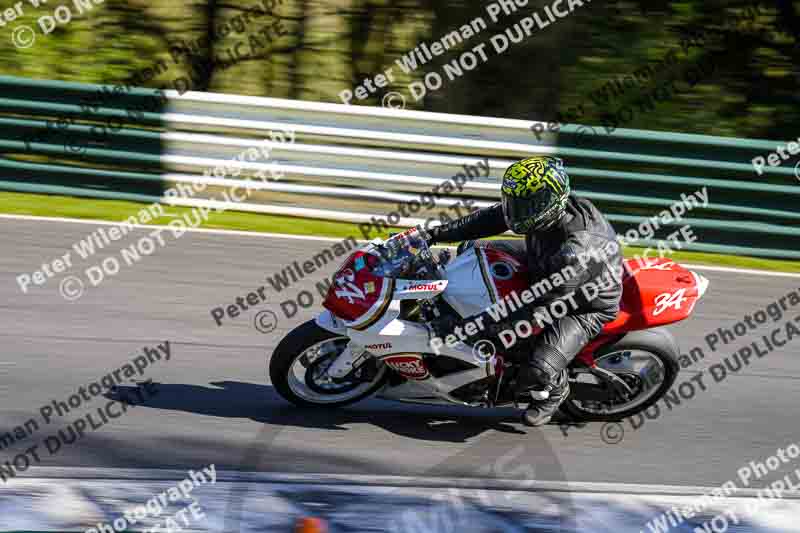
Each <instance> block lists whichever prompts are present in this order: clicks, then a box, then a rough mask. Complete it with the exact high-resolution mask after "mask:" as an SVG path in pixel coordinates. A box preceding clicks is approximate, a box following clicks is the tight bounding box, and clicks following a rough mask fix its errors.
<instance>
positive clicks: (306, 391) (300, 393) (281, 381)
mask: <svg viewBox="0 0 800 533" xmlns="http://www.w3.org/2000/svg"><path fill="white" fill-rule="evenodd" d="M348 342H349V339H348V338H347V337H345V336H343V335H339V334H336V333H333V332H330V331H328V330H326V329H324V328H321V327H319V326H318V325H317V323H316V322H315V321H313V320H309V321H308V322H305V323H304V324H301V325H300V326H298V327H296V328H295V329H293V330H292V331H291V332H289V334H288V335H286V336H285V337H284V338H283V339H282V340H281V342H280V343H278V346H277V348H275V351H274V352H273V353H272V357H271V358H270V360H269V363H268V366H269V377H270V380H271V381H272V385H273V386H274V387H275V390H276V391H278V394H280V395H281V396H283V397H284V398H285V399H287V400H289V401H290V402H292V403H293V404H295V405H298V406H303V407H310V406H317V407H319V406H324V407H341V406H343V405H348V404H351V403H355V402H357V401H359V400H362V399H364V398H366V397H367V396H370V395H372V394H374V393H375V392H376V391H377V390H378V389H380V388H381V387H382V386H383V385H384V383H385V382H386V378H387V371H386V366H385V365H383V364H380V365H379V366H378V369H377V371H376V372H375V373H374V376H366V375H365V372H366V369H359V370H356V372H355V373H354V376H353V379H352V380H349V381H347V382H344V383H334V382H333V381H332V380H331V379H330V378H329V377H327V374H326V370H327V368H328V367H329V366H330V365H331V364H332V363H333V361H334V360H335V358H336V356H338V355H339V354H340V353H342V350H343V349H344V348H345V347H346V346H347V343H348ZM365 366H366V365H365ZM359 373H361V374H359Z"/></svg>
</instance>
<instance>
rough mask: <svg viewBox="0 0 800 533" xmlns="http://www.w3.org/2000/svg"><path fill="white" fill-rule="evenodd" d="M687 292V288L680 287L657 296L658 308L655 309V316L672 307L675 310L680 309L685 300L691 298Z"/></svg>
mask: <svg viewBox="0 0 800 533" xmlns="http://www.w3.org/2000/svg"><path fill="white" fill-rule="evenodd" d="M685 294H686V289H678V290H677V291H675V292H665V293H663V294H659V295H658V296H656V299H655V303H656V308H655V309H654V310H653V316H658V315H660V314H661V313H663V312H664V311H666V310H667V309H669V308H670V307H674V308H675V310H677V311H679V310H680V308H681V306H682V305H683V302H685V301H686V300H688V299H689V298H687V297H686V296H685Z"/></svg>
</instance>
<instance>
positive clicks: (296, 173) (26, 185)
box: [0, 76, 800, 258]
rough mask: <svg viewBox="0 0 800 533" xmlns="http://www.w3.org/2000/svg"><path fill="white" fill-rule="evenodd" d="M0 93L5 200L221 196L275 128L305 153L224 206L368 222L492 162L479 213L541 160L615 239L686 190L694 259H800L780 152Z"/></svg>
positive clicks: (490, 123)
mask: <svg viewBox="0 0 800 533" xmlns="http://www.w3.org/2000/svg"><path fill="white" fill-rule="evenodd" d="M0 90H2V94H4V95H8V96H10V98H9V97H5V98H0V153H2V157H0V189H2V190H9V191H25V192H42V193H48V194H68V195H73V196H86V197H91V198H111V199H132V200H141V201H152V199H158V198H160V197H161V194H162V191H163V190H164V189H166V188H167V187H170V186H172V185H173V184H175V183H177V182H197V181H201V182H204V183H206V184H208V187H207V189H206V191H205V194H206V195H212V194H214V193H215V192H219V190H220V189H221V188H224V187H229V186H230V185H232V184H234V183H235V182H234V181H233V179H232V178H223V179H220V178H213V177H208V176H203V170H206V169H208V168H212V167H214V166H217V165H219V164H230V158H231V157H233V156H234V155H236V154H238V153H240V152H241V151H242V150H244V149H246V148H248V147H250V146H253V145H254V144H255V143H256V142H260V141H261V140H263V139H264V138H266V137H267V135H268V132H269V131H270V130H275V129H284V130H285V129H291V130H293V131H295V132H296V142H295V143H292V144H288V143H287V144H280V143H277V144H275V145H274V146H273V148H272V152H271V160H270V162H269V163H267V162H252V163H243V164H242V168H243V170H242V175H241V176H240V177H239V178H238V179H241V178H242V177H244V176H248V175H252V174H253V173H255V172H258V171H259V170H265V169H268V168H273V169H277V170H280V171H281V172H282V173H283V174H284V177H283V178H282V179H281V180H280V181H270V182H264V181H262V180H248V181H247V182H246V184H245V186H246V187H249V188H251V189H256V190H255V191H254V192H253V194H252V196H251V197H250V199H249V200H248V203H246V204H241V203H240V204H231V205H230V206H228V207H231V208H233V209H237V210H242V211H253V212H260V213H272V214H281V215H293V216H302V217H310V218H319V219H325V220H343V221H354V222H361V221H364V220H369V219H370V218H371V217H372V216H373V215H380V214H384V213H386V212H388V211H391V210H394V208H395V206H396V204H397V203H398V202H404V201H408V200H410V199H412V198H414V197H415V196H418V194H419V193H420V192H423V191H428V190H430V189H432V188H433V187H434V186H436V185H438V184H440V183H441V182H443V181H444V180H446V179H449V178H451V177H452V176H453V175H454V174H455V173H457V172H459V171H460V170H462V165H464V164H474V163H475V162H476V161H477V160H479V159H483V158H488V161H489V166H490V169H491V170H490V174H489V176H488V177H479V178H476V179H475V180H474V181H471V182H469V183H467V184H466V186H465V187H464V189H463V191H461V192H455V193H453V194H452V197H451V199H450V201H451V203H452V202H455V201H456V200H457V199H458V198H457V197H459V196H464V197H469V198H472V199H474V200H475V205H478V206H483V205H488V204H490V203H491V202H494V201H496V200H497V198H498V195H499V192H498V181H499V177H500V176H501V175H502V172H503V170H504V169H505V168H506V167H507V166H508V165H509V164H510V163H511V162H512V161H513V160H514V159H518V158H521V157H525V156H529V155H531V154H541V153H547V154H557V155H559V156H561V157H563V158H565V159H566V160H567V162H568V164H569V167H570V175H571V176H572V177H573V180H574V189H575V191H576V192H577V193H578V194H579V195H582V196H584V197H587V198H589V199H591V200H592V201H594V202H595V203H596V204H597V205H598V206H599V207H600V208H601V209H602V210H603V211H604V212H605V213H607V214H608V216H609V218H610V220H611V221H612V223H614V225H615V228H616V229H617V231H618V233H624V232H625V231H626V230H627V229H629V228H632V227H634V226H636V225H638V223H639V222H640V221H641V220H642V219H643V218H646V217H649V216H652V215H654V214H656V213H658V212H659V211H661V210H662V209H663V208H665V207H667V206H669V205H670V204H671V203H672V202H674V201H675V200H677V199H679V198H680V195H681V193H686V194H690V193H692V192H694V191H696V190H698V189H700V188H702V187H707V188H708V191H709V200H710V203H709V206H708V208H706V209H696V210H693V211H692V212H691V213H689V214H688V215H687V218H686V219H685V220H684V221H683V222H682V223H681V224H679V225H682V224H687V223H688V224H691V226H692V228H693V230H694V233H695V234H696V235H697V236H698V241H697V242H695V243H688V244H686V245H685V247H686V248H687V249H692V250H697V251H708V252H721V253H733V254H743V255H753V256H763V257H782V258H800V231H798V230H797V224H798V221H800V209H798V207H797V206H798V201H799V200H800V181H798V180H797V179H796V178H795V176H794V162H792V164H791V165H790V164H788V163H787V164H786V166H781V167H768V168H766V169H765V174H764V175H763V176H757V175H756V173H755V172H754V170H753V167H752V165H751V163H750V161H751V159H752V158H753V157H755V156H757V155H765V154H767V153H769V152H771V151H773V150H774V149H775V146H776V145H777V144H779V142H776V141H767V140H753V139H736V138H727V137H712V136H705V135H689V134H679V133H667V132H654V131H641V130H630V129H618V130H615V131H613V132H611V133H610V134H608V133H606V132H605V130H604V129H603V128H601V127H599V126H597V127H594V128H591V127H587V126H579V125H569V126H565V127H562V128H561V131H560V132H557V133H545V134H544V135H543V136H542V141H541V142H540V141H538V140H537V137H536V136H535V135H534V134H533V133H532V132H531V126H532V124H533V123H531V122H529V121H522V120H511V119H500V118H491V117H472V116H464V115H450V114H443V113H428V112H421V111H404V110H393V109H383V108H372V107H365V106H345V105H342V104H328V103H318V102H304V101H294V100H282V99H275V98H257V97H247V96H236V95H227V94H213V93H197V92H187V93H184V94H182V95H179V94H178V93H176V92H174V91H165V92H163V93H159V92H157V91H155V90H153V89H127V88H115V87H113V86H100V85H89V84H78V83H67V82H59V81H49V80H33V79H25V78H14V77H8V76H0ZM592 132H594V133H595V134H594V135H592V134H591V133H592ZM781 142H782V141H781ZM217 197H218V195H217ZM165 201H167V202H168V203H180V204H181V205H186V204H187V201H185V200H183V201H180V202H174V201H169V200H165ZM203 201H204V199H203V198H199V199H197V200H195V202H203ZM188 204H192V201H188ZM446 205H447V203H444V204H440V206H439V208H441V207H443V206H446ZM426 216H427V214H426V213H425V212H422V213H420V214H419V217H421V218H419V219H414V218H405V219H401V220H400V222H399V224H400V225H412V224H415V223H418V222H420V221H422V220H423V219H424V218H425V217H426ZM676 229H677V227H676V226H674V225H673V226H667V227H665V228H662V230H660V231H659V232H658V234H657V235H656V237H658V238H665V237H666V235H668V234H669V233H672V232H673V231H675V230H676ZM640 242H641V243H642V244H652V243H653V240H642V241H640Z"/></svg>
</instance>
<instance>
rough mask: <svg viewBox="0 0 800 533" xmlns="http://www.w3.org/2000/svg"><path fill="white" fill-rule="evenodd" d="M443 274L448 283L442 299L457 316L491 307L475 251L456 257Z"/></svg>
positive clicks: (468, 314)
mask: <svg viewBox="0 0 800 533" xmlns="http://www.w3.org/2000/svg"><path fill="white" fill-rule="evenodd" d="M445 272H446V274H447V282H448V283H447V289H446V290H445V292H444V295H443V298H444V299H445V301H446V302H447V303H448V304H450V305H451V306H452V307H453V309H455V310H456V312H457V313H458V314H459V315H461V316H462V317H466V316H470V315H475V314H478V313H480V312H482V311H483V310H485V309H486V308H487V307H489V306H490V305H492V301H491V299H490V297H489V292H488V291H487V290H486V284H485V282H484V280H483V274H482V273H481V268H480V266H479V264H478V258H477V256H476V254H475V249H470V250H467V251H465V252H464V253H463V254H461V255H460V256H458V257H456V258H455V260H454V261H453V262H452V263H450V264H449V265H447V268H446V269H445Z"/></svg>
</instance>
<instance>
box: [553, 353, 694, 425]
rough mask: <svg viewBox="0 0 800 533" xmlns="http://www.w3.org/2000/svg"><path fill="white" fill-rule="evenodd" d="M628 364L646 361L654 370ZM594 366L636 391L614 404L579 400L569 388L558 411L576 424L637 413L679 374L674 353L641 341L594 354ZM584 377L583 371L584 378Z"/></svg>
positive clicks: (607, 419) (665, 390)
mask: <svg viewBox="0 0 800 533" xmlns="http://www.w3.org/2000/svg"><path fill="white" fill-rule="evenodd" d="M626 358H627V360H628V361H636V360H638V361H649V362H651V363H653V367H654V368H655V371H644V370H643V369H637V368H636V365H634V364H632V363H630V362H626ZM595 361H596V362H597V364H598V366H600V367H601V368H604V369H605V370H607V371H609V372H612V373H613V374H615V375H616V376H618V377H620V378H621V379H623V381H625V382H626V383H627V384H628V385H629V386H630V387H631V388H634V390H637V394H636V395H635V396H634V397H633V398H629V399H626V400H622V399H621V398H620V399H618V401H617V402H608V403H604V402H596V401H591V400H589V401H587V400H582V399H581V398H580V395H579V394H578V393H576V391H575V390H574V389H573V391H571V393H570V395H569V397H568V398H567V399H566V400H565V401H564V404H563V405H562V406H561V407H562V410H563V411H564V412H565V413H566V414H568V415H569V416H570V417H571V418H572V419H573V420H576V421H587V422H590V421H618V420H622V419H624V418H627V417H630V416H633V415H635V414H637V413H641V412H642V411H644V410H646V409H647V408H648V407H650V406H652V405H653V404H655V403H656V402H658V400H660V399H661V398H662V397H663V396H664V395H665V394H666V393H667V392H668V391H669V389H670V387H672V385H673V384H674V383H675V380H676V379H677V377H678V372H679V371H680V363H679V362H678V359H677V356H676V354H674V353H673V352H672V350H669V349H666V348H665V346H659V345H658V343H653V344H650V343H647V342H642V341H641V340H638V341H637V340H632V341H626V340H625V339H623V340H621V341H620V342H618V343H615V344H614V345H612V346H610V347H608V348H606V349H604V350H602V351H601V352H599V353H598V354H596V355H595ZM585 374H587V373H585V372H584V375H585Z"/></svg>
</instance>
